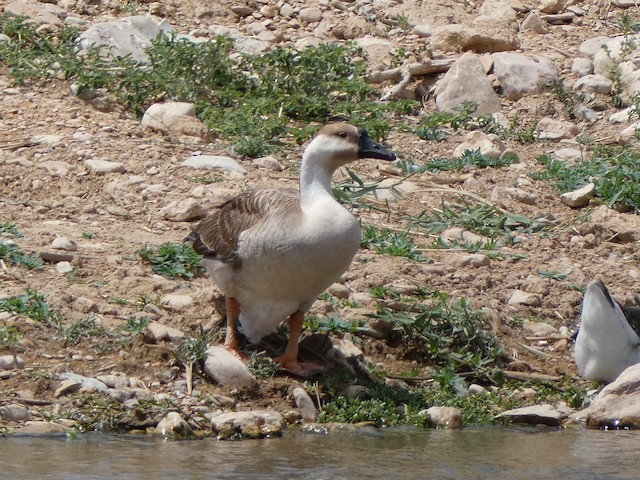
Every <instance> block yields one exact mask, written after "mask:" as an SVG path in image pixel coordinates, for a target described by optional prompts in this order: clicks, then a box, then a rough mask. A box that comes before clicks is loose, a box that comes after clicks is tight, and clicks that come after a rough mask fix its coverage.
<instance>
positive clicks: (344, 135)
mask: <svg viewBox="0 0 640 480" xmlns="http://www.w3.org/2000/svg"><path fill="white" fill-rule="evenodd" d="M338 136H339V137H340V138H347V132H338Z"/></svg>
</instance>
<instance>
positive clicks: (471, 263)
mask: <svg viewBox="0 0 640 480" xmlns="http://www.w3.org/2000/svg"><path fill="white" fill-rule="evenodd" d="M490 264H491V259H490V258H489V257H487V256H486V255H483V254H482V253H472V254H470V255H466V256H464V257H462V259H461V260H460V266H461V267H467V266H468V267H475V268H478V267H486V266H487V265H490Z"/></svg>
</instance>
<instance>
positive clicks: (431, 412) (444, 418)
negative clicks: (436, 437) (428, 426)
mask: <svg viewBox="0 0 640 480" xmlns="http://www.w3.org/2000/svg"><path fill="white" fill-rule="evenodd" d="M426 413H427V415H428V416H429V420H430V421H431V423H432V424H433V425H434V426H435V427H439V428H462V411H460V410H459V409H457V408H455V407H431V408H429V409H427V411H426Z"/></svg>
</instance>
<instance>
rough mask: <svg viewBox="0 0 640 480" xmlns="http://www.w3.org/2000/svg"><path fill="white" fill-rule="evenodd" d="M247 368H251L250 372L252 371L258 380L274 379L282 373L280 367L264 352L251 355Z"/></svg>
mask: <svg viewBox="0 0 640 480" xmlns="http://www.w3.org/2000/svg"><path fill="white" fill-rule="evenodd" d="M247 367H249V370H251V373H253V374H254V375H255V376H256V378H272V377H274V376H276V375H277V374H278V372H279V371H280V365H278V364H277V363H275V362H274V361H273V360H271V358H269V357H267V356H265V355H264V352H260V353H258V352H253V353H251V357H249V362H248V363H247Z"/></svg>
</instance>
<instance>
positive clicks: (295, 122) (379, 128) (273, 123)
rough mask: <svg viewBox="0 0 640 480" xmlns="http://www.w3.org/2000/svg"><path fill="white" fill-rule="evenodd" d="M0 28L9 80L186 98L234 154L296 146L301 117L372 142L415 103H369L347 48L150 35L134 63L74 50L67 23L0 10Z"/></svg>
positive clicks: (138, 107)
mask: <svg viewBox="0 0 640 480" xmlns="http://www.w3.org/2000/svg"><path fill="white" fill-rule="evenodd" d="M0 33H4V34H5V35H7V36H9V38H10V40H9V41H7V42H2V43H0V60H1V61H2V63H4V64H5V65H6V67H7V69H8V71H9V73H10V75H11V76H12V77H13V78H14V79H15V82H16V83H23V84H24V83H27V82H29V81H33V80H40V79H43V78H64V79H68V80H73V81H75V82H76V84H77V87H78V93H79V94H82V93H83V92H88V91H97V90H98V89H105V90H106V91H107V92H108V93H109V94H111V95H112V96H113V97H114V98H115V99H117V101H118V102H119V103H120V104H121V105H124V106H125V107H126V108H127V109H129V110H130V111H132V112H134V113H135V114H137V115H141V114H142V113H143V112H144V111H145V110H146V108H148V107H149V106H150V105H151V104H153V103H155V102H158V101H162V100H166V99H170V100H175V101H184V102H192V103H194V104H195V105H196V114H197V116H198V117H199V118H200V119H201V120H203V121H204V122H205V124H207V125H208V127H209V128H210V129H211V131H212V132H213V133H214V134H218V135H221V136H223V137H225V138H229V139H230V140H231V141H232V142H233V143H232V147H233V149H234V150H235V152H236V153H237V154H239V155H243V156H248V157H257V156H261V155H264V154H266V153H269V152H271V151H273V150H275V149H277V148H279V147H280V145H281V144H282V142H283V139H292V140H294V141H297V142H301V141H302V140H304V139H306V138H308V137H309V136H310V135H311V134H313V133H314V132H315V130H316V128H317V127H315V126H313V125H310V123H326V122H329V121H337V120H344V121H349V122H352V123H354V124H357V125H360V126H363V127H365V128H366V129H367V130H368V131H369V134H370V135H371V136H372V137H373V138H375V139H381V138H383V137H384V136H385V135H386V134H387V132H388V131H389V128H390V125H389V121H388V119H387V115H388V114H389V113H394V112H397V113H409V112H411V111H412V110H413V109H414V108H416V107H417V106H418V103H417V102H409V101H392V102H385V103H380V102H377V101H376V95H375V91H374V89H373V88H372V87H371V86H370V85H368V84H367V82H366V77H367V72H366V64H365V62H364V61H362V60H361V59H362V56H361V52H360V50H359V49H358V48H357V47H355V46H354V45H337V44H334V45H331V44H322V45H319V46H312V47H309V48H307V49H305V50H303V51H297V50H295V49H293V48H283V47H277V48H275V49H273V50H271V51H269V52H267V53H264V54H260V55H240V56H235V57H234V56H232V55H231V53H232V47H233V41H232V39H230V38H228V37H217V38H216V39H215V40H213V41H209V42H201V43H193V42H190V41H188V40H186V39H178V38H175V37H172V38H166V37H159V38H158V39H156V40H155V41H153V43H152V45H151V47H150V48H149V49H148V50H147V54H148V57H149V60H148V62H146V63H142V62H137V61H134V60H133V59H132V58H131V57H130V56H126V57H118V58H111V57H110V56H109V55H107V51H106V49H105V48H93V49H90V50H88V51H87V52H85V53H84V54H83V55H79V54H78V53H77V52H76V48H75V40H76V38H77V37H78V35H79V32H78V31H77V29H73V28H62V29H60V30H58V31H57V32H56V33H39V32H37V31H36V28H35V26H33V25H31V24H30V23H28V22H27V21H26V20H25V19H21V18H15V17H10V16H8V15H1V16H0Z"/></svg>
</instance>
